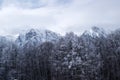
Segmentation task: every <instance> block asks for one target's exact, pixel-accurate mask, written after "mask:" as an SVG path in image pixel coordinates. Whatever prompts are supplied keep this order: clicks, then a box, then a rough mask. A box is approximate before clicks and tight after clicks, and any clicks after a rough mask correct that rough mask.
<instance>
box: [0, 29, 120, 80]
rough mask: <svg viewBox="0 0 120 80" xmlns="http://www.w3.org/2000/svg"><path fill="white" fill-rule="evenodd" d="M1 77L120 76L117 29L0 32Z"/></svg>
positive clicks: (112, 79) (113, 79) (86, 79)
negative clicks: (63, 32) (6, 34)
mask: <svg viewBox="0 0 120 80" xmlns="http://www.w3.org/2000/svg"><path fill="white" fill-rule="evenodd" d="M0 80H120V29H117V30H115V31H112V32H109V33H106V32H105V31H104V30H103V29H100V28H98V27H92V29H91V30H90V31H85V32H84V33H83V34H81V35H76V34H74V32H69V33H66V35H64V36H61V35H60V34H56V33H55V32H52V31H48V30H45V31H40V30H36V29H30V30H28V31H26V32H23V33H20V34H19V36H18V37H17V38H16V39H11V37H4V36H0Z"/></svg>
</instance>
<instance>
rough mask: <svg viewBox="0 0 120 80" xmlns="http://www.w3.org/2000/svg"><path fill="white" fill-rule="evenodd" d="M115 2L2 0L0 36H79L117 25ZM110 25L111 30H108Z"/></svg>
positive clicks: (107, 0) (118, 20)
mask: <svg viewBox="0 0 120 80" xmlns="http://www.w3.org/2000/svg"><path fill="white" fill-rule="evenodd" d="M119 4H120V1H119V0H106V1H104V0H97V1H94V0H66V1H65V0H4V1H0V6H1V10H0V34H1V35H4V34H11V33H14V34H17V32H18V31H19V30H23V29H29V28H39V29H49V30H52V31H55V32H59V33H61V34H64V33H65V32H69V31H74V32H76V33H82V32H83V31H84V30H86V29H90V27H92V26H98V27H103V28H104V29H106V30H107V29H109V30H113V28H114V29H117V28H119V26H120V16H119V14H120V11H119V7H120V5H119ZM111 26H113V27H111Z"/></svg>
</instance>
